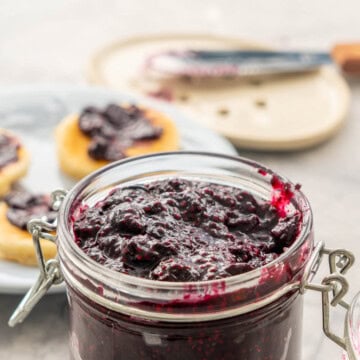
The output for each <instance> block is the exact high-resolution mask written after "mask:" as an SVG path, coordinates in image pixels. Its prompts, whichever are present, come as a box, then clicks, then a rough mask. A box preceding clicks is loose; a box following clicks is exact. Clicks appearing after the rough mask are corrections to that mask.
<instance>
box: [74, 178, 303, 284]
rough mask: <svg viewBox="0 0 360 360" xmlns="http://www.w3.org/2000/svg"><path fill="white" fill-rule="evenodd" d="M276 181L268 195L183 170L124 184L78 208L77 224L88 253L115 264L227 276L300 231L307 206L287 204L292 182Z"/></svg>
mask: <svg viewBox="0 0 360 360" xmlns="http://www.w3.org/2000/svg"><path fill="white" fill-rule="evenodd" d="M275 185H276V184H275ZM274 188H275V190H276V194H277V195H276V196H274V197H273V199H272V200H271V201H264V200H262V199H259V198H255V197H254V196H253V195H251V194H249V193H248V192H246V191H243V190H241V189H239V188H234V187H228V186H224V185H218V184H209V183H206V182H202V181H197V180H191V181H190V180H186V179H178V178H173V179H170V180H163V181H156V182H151V183H147V184H143V185H134V186H129V187H122V188H121V187H120V188H116V189H114V190H112V191H111V192H110V193H109V194H108V195H107V196H106V198H104V199H103V200H102V201H100V202H98V203H97V204H96V205H95V206H94V207H81V208H80V209H77V211H75V212H74V214H73V218H72V222H73V231H74V234H75V239H76V243H77V244H78V245H79V247H80V248H81V249H82V250H83V251H84V252H85V253H86V254H87V255H88V256H90V257H91V258H92V259H94V260H95V261H97V262H98V263H100V264H102V265H104V266H106V267H108V268H110V269H112V270H115V271H119V272H122V273H125V274H129V275H133V276H138V277H142V278H147V279H153V280H160V281H184V282H189V281H201V280H213V279H221V278H226V277H229V276H233V275H237V274H242V273H245V272H248V271H250V270H253V269H255V268H259V267H262V266H264V265H265V264H267V263H269V262H271V261H273V260H274V259H276V258H277V257H278V256H279V255H280V254H282V253H283V252H284V251H286V249H287V248H288V247H289V246H291V244H292V243H293V242H294V241H295V239H296V238H297V235H298V233H299V228H300V223H301V216H300V213H299V212H298V211H297V210H293V211H291V212H289V213H287V212H286V211H285V207H286V205H287V204H288V203H289V201H290V200H291V196H292V195H291V194H292V193H291V189H290V187H288V188H287V187H286V186H285V190H286V191H288V193H287V192H286V191H285V192H284V191H283V190H284V189H279V188H278V187H274ZM284 194H285V195H284Z"/></svg>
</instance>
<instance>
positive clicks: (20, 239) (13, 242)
mask: <svg viewBox="0 0 360 360" xmlns="http://www.w3.org/2000/svg"><path fill="white" fill-rule="evenodd" d="M7 209H8V206H7V205H6V203H4V202H3V203H1V204H0V258H1V259H5V260H9V261H15V262H18V263H21V264H24V265H36V264H37V261H36V255H35V249H34V245H33V240H32V237H31V235H30V234H29V233H28V232H27V231H26V230H22V229H20V228H18V227H17V226H15V225H13V224H11V223H10V222H9V220H8V219H7V216H6V213H7ZM40 244H41V248H42V251H43V254H44V257H45V258H46V259H51V258H54V257H55V255H56V245H55V244H54V243H52V242H51V241H49V240H43V239H42V240H40Z"/></svg>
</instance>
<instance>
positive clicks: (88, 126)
mask: <svg viewBox="0 0 360 360" xmlns="http://www.w3.org/2000/svg"><path fill="white" fill-rule="evenodd" d="M79 127H80V130H81V131H82V132H83V133H84V134H85V135H87V136H89V137H91V143H90V145H89V148H88V154H89V156H90V157H92V158H93V159H95V160H108V161H115V160H119V159H122V158H124V157H126V155H125V150H126V149H127V148H129V147H130V146H132V145H134V144H135V143H137V142H139V141H144V140H155V139H158V138H159V137H160V136H161V134H162V131H163V130H162V128H161V127H159V126H154V125H153V124H152V123H151V121H150V119H149V118H147V117H146V114H145V112H144V111H143V110H142V109H140V108H139V107H137V106H135V105H131V106H128V107H124V106H119V105H116V104H110V105H108V106H107V107H106V108H105V109H103V110H102V109H99V108H96V107H93V106H91V107H87V108H85V109H84V110H83V111H82V113H81V114H80V117H79Z"/></svg>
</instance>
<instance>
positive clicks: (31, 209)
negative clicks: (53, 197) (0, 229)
mask: <svg viewBox="0 0 360 360" xmlns="http://www.w3.org/2000/svg"><path fill="white" fill-rule="evenodd" d="M5 202H6V204H7V206H8V210H7V214H6V216H7V219H8V220H9V221H10V223H11V224H13V225H15V226H17V227H18V228H20V229H22V230H26V226H27V223H28V222H29V221H30V220H32V219H39V218H42V217H44V218H45V220H46V221H48V222H53V221H55V219H56V215H57V213H56V212H55V211H53V210H52V208H51V203H50V197H49V196H47V195H32V194H30V193H28V192H25V191H21V192H20V191H19V192H12V193H10V194H9V195H7V196H6V197H5Z"/></svg>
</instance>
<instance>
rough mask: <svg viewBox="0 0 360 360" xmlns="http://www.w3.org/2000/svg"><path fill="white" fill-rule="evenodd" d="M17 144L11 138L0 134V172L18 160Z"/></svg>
mask: <svg viewBox="0 0 360 360" xmlns="http://www.w3.org/2000/svg"><path fill="white" fill-rule="evenodd" d="M19 147H20V145H19V143H18V142H17V141H16V140H15V139H14V138H12V137H11V136H8V135H5V134H0V170H1V169H2V168H3V167H4V166H6V165H8V164H10V163H12V162H15V161H17V160H18V149H19Z"/></svg>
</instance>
